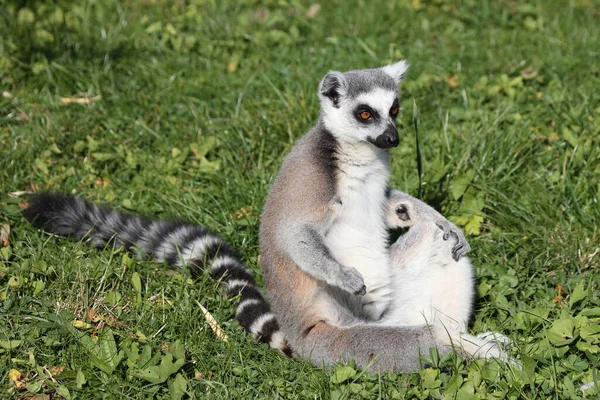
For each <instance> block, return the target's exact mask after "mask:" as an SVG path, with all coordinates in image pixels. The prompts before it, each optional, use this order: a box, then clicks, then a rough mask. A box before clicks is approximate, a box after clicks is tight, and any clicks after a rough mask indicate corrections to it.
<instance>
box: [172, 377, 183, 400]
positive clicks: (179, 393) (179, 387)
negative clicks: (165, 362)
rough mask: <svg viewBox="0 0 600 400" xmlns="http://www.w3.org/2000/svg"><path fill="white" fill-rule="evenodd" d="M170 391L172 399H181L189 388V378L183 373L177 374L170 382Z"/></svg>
mask: <svg viewBox="0 0 600 400" xmlns="http://www.w3.org/2000/svg"><path fill="white" fill-rule="evenodd" d="M168 386H169V393H170V394H171V399H173V400H179V399H181V398H182V397H183V396H184V395H185V391H186V390H187V380H186V379H185V378H184V377H183V375H181V374H177V375H175V379H173V380H172V381H169V382H168Z"/></svg>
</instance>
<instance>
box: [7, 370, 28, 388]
mask: <svg viewBox="0 0 600 400" xmlns="http://www.w3.org/2000/svg"><path fill="white" fill-rule="evenodd" d="M8 376H10V380H11V381H12V383H13V384H14V385H15V386H16V387H17V389H22V388H24V387H25V385H26V384H27V382H25V375H23V374H22V373H20V372H19V371H17V370H16V369H11V370H10V371H9V373H8Z"/></svg>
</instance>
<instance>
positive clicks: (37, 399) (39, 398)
mask: <svg viewBox="0 0 600 400" xmlns="http://www.w3.org/2000/svg"><path fill="white" fill-rule="evenodd" d="M19 398H20V399H21V400H50V395H49V394H30V393H28V394H26V395H24V396H23V397H19Z"/></svg>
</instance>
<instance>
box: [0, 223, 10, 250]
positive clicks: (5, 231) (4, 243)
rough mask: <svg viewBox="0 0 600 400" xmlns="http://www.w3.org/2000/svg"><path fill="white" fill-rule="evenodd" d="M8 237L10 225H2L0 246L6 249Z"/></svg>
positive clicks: (0, 228)
mask: <svg viewBox="0 0 600 400" xmlns="http://www.w3.org/2000/svg"><path fill="white" fill-rule="evenodd" d="M9 235H10V225H8V222H7V223H4V224H2V225H1V226H0V246H2V247H8V245H9V244H10V241H9V240H8V236H9Z"/></svg>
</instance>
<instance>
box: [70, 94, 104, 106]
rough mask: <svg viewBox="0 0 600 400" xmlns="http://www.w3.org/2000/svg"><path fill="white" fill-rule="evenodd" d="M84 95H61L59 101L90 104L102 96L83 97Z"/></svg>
mask: <svg viewBox="0 0 600 400" xmlns="http://www.w3.org/2000/svg"><path fill="white" fill-rule="evenodd" d="M84 96H85V95H75V96H74V97H61V98H60V101H61V103H63V104H71V103H75V104H92V103H94V102H96V101H98V100H100V99H101V98H102V96H100V95H98V96H93V97H84Z"/></svg>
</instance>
